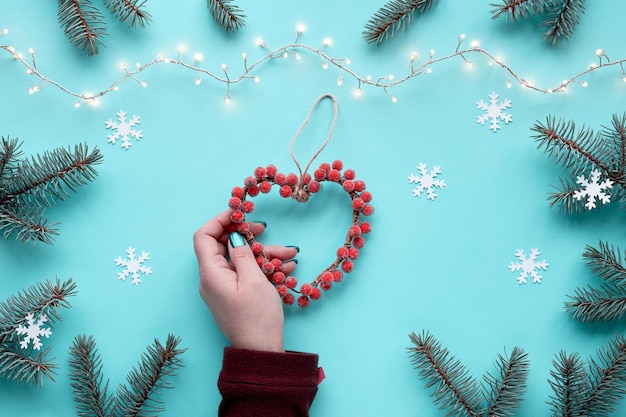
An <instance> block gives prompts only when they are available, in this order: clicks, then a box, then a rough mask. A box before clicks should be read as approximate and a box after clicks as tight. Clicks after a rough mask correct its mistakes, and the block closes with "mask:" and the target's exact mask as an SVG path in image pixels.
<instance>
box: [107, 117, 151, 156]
mask: <svg viewBox="0 0 626 417" xmlns="http://www.w3.org/2000/svg"><path fill="white" fill-rule="evenodd" d="M116 115H117V120H118V122H114V121H113V120H112V119H109V120H107V121H106V122H105V125H106V128H107V129H114V130H115V131H114V132H113V133H112V134H110V135H109V136H107V138H108V139H109V143H111V144H113V145H115V142H116V141H117V140H118V139H119V138H122V148H124V149H128V148H130V147H131V146H132V143H131V142H130V138H135V139H136V140H139V139H141V138H142V137H143V134H142V133H141V130H135V129H134V127H135V126H136V125H138V124H139V123H141V120H139V117H138V116H133V117H132V118H131V119H130V120H128V121H127V120H126V112H125V111H124V110H120V111H118V112H117V113H116Z"/></svg>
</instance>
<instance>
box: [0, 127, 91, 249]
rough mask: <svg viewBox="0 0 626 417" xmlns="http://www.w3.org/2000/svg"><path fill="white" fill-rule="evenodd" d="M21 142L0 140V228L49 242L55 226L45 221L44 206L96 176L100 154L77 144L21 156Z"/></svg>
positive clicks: (19, 236) (6, 233)
mask: <svg viewBox="0 0 626 417" xmlns="http://www.w3.org/2000/svg"><path fill="white" fill-rule="evenodd" d="M20 146H21V143H19V142H18V140H17V139H10V138H6V139H5V138H4V137H3V138H2V139H1V141H0V232H3V234H4V237H5V238H8V237H9V236H11V235H12V234H15V235H16V238H17V239H19V240H21V241H23V242H29V241H33V242H36V241H41V242H44V243H52V236H53V235H55V234H57V230H56V229H55V228H54V227H53V226H54V225H48V224H47V220H46V219H45V218H44V212H45V209H46V208H48V207H50V206H51V205H53V204H55V203H56V202H57V201H59V200H64V199H65V198H67V197H69V196H70V194H69V191H76V188H77V187H79V186H81V185H85V184H87V183H88V182H89V181H92V180H93V179H95V177H96V176H97V172H96V170H95V168H94V165H97V164H99V163H101V161H102V155H101V154H100V151H99V150H98V149H97V148H96V149H94V150H93V151H91V152H90V151H89V150H88V148H87V145H77V146H76V147H75V148H74V151H72V150H71V149H64V148H57V149H55V150H53V151H48V152H45V153H44V154H43V155H37V156H34V157H32V158H30V159H22V158H20V157H21V155H22V153H21V151H20Z"/></svg>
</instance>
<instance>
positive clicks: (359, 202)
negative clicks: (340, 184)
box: [352, 197, 365, 211]
mask: <svg viewBox="0 0 626 417" xmlns="http://www.w3.org/2000/svg"><path fill="white" fill-rule="evenodd" d="M364 206H365V201H363V199H362V198H360V197H357V198H355V199H354V200H352V208H353V209H354V210H356V211H361V210H363V207H364Z"/></svg>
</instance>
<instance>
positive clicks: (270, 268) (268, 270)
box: [261, 261, 274, 275]
mask: <svg viewBox="0 0 626 417" xmlns="http://www.w3.org/2000/svg"><path fill="white" fill-rule="evenodd" d="M261 271H263V273H264V274H265V275H269V274H272V273H274V264H272V263H271V262H269V261H267V262H263V265H261Z"/></svg>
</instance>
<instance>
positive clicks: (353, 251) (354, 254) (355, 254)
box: [348, 248, 359, 260]
mask: <svg viewBox="0 0 626 417" xmlns="http://www.w3.org/2000/svg"><path fill="white" fill-rule="evenodd" d="M358 257H359V250H358V249H356V248H350V249H348V258H350V259H352V260H354V259H356V258H358Z"/></svg>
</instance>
